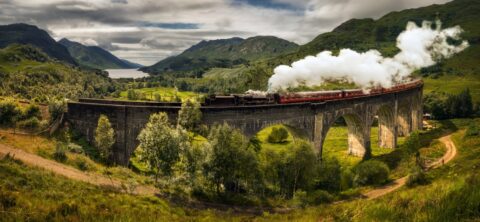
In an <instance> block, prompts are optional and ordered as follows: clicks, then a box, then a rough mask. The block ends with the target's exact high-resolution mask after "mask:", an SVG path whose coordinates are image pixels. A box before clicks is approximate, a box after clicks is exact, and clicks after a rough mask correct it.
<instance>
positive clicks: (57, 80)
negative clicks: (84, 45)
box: [0, 44, 117, 102]
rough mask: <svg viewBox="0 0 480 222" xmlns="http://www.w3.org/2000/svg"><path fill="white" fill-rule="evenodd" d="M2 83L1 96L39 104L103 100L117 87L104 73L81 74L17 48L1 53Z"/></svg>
mask: <svg viewBox="0 0 480 222" xmlns="http://www.w3.org/2000/svg"><path fill="white" fill-rule="evenodd" d="M0 79H1V81H0V96H7V97H15V98H22V99H28V100H31V101H36V102H48V101H50V100H59V99H64V98H69V99H76V98H79V97H102V96H106V95H109V94H110V93H112V92H114V91H115V90H116V87H117V86H116V84H115V83H114V82H113V81H112V80H111V79H109V78H108V77H107V76H106V73H104V72H102V71H85V70H81V69H80V68H78V67H73V66H70V65H67V64H64V63H61V62H58V61H55V60H52V59H51V58H49V57H48V56H47V55H46V54H45V53H43V52H42V51H41V50H40V49H38V48H35V47H33V46H29V45H17V44H14V45H10V46H8V47H7V48H4V49H0Z"/></svg>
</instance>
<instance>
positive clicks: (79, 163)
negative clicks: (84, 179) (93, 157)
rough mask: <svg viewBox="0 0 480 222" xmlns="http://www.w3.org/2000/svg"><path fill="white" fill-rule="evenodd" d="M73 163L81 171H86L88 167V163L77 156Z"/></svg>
mask: <svg viewBox="0 0 480 222" xmlns="http://www.w3.org/2000/svg"><path fill="white" fill-rule="evenodd" d="M75 165H76V166H77V168H78V169H80V170H81V171H87V170H88V169H90V165H89V164H88V163H87V161H86V160H85V159H83V158H79V159H76V160H75Z"/></svg>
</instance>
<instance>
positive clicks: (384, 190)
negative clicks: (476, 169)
mask: <svg viewBox="0 0 480 222" xmlns="http://www.w3.org/2000/svg"><path fill="white" fill-rule="evenodd" d="M438 140H439V141H440V142H442V143H443V144H445V147H447V151H446V152H445V154H444V155H443V156H442V157H441V158H440V159H438V160H436V161H434V162H432V163H430V164H428V165H427V170H430V169H435V168H438V167H440V166H443V165H444V164H446V163H448V162H450V161H451V160H452V159H453V158H454V157H455V156H456V155H457V147H456V146H455V144H454V143H453V142H452V139H451V134H449V135H447V136H444V137H441V138H439V139H438ZM407 179H408V176H404V177H402V178H399V179H396V180H395V181H393V182H392V183H389V184H387V185H385V186H382V187H379V188H376V189H374V190H371V191H368V192H366V193H364V194H363V196H364V197H365V198H367V199H369V200H371V199H375V198H378V197H381V196H383V195H385V194H388V193H391V192H393V191H395V190H397V189H398V188H400V187H402V186H404V185H405V183H406V182H407Z"/></svg>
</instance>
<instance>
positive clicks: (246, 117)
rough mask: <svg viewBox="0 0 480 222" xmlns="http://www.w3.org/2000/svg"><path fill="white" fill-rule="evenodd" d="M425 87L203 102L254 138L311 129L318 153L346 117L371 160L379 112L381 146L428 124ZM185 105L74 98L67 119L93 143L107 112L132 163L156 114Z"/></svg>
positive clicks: (118, 151) (356, 151)
mask: <svg viewBox="0 0 480 222" xmlns="http://www.w3.org/2000/svg"><path fill="white" fill-rule="evenodd" d="M422 90H423V86H418V87H416V88H410V89H407V90H405V91H400V92H395V93H387V94H381V95H372V96H366V97H361V98H353V99H345V100H336V101H327V102H322V103H297V104H269V105H256V106H225V107H209V106H202V107H201V108H200V109H201V111H202V113H203V122H204V123H205V124H207V125H213V124H216V123H224V122H226V123H228V124H230V125H231V126H233V127H236V128H238V129H240V130H241V131H242V132H243V133H244V134H245V135H247V136H253V135H255V134H256V133H257V132H258V131H260V130H261V129H263V128H265V127H268V126H271V125H275V124H285V125H288V126H290V127H294V128H296V129H299V130H303V131H304V132H306V133H307V135H308V137H309V138H310V140H311V141H312V142H313V143H314V146H315V148H316V149H317V151H318V152H320V153H321V152H322V147H323V142H324V140H325V137H326V135H327V132H328V130H329V129H330V127H331V126H332V125H333V124H334V122H335V120H336V119H338V118H340V117H344V118H345V120H346V122H347V128H348V144H349V148H348V152H349V153H350V154H352V155H357V156H361V157H363V158H369V157H370V156H371V150H370V129H371V126H372V124H373V122H374V121H375V118H376V117H377V116H378V124H379V135H378V136H379V143H380V144H379V145H380V146H381V147H386V148H394V147H396V145H397V137H398V136H401V135H408V134H409V133H410V132H412V131H413V130H417V129H421V126H422V113H423V111H422ZM179 110H180V103H157V102H129V101H110V100H96V99H80V100H79V102H69V103H68V112H67V115H66V121H68V122H69V124H70V126H71V127H72V128H73V129H75V130H76V131H78V132H79V133H81V134H82V135H84V136H85V137H86V138H87V141H89V142H91V143H93V141H94V132H95V128H96V126H97V121H98V118H99V116H100V115H101V114H104V115H107V116H108V117H109V119H110V121H111V123H112V127H113V128H114V129H115V133H116V143H115V145H114V148H113V149H114V151H113V153H114V156H113V158H114V161H115V162H116V163H117V164H120V165H128V163H129V159H130V156H131V154H132V153H133V151H134V150H135V148H136V147H137V146H138V141H137V136H138V134H139V133H140V131H141V130H142V128H143V127H144V126H145V124H146V123H147V121H148V118H149V116H150V115H151V114H152V113H157V112H166V113H167V114H168V115H169V117H170V119H171V120H172V121H174V120H176V117H177V113H178V111H179Z"/></svg>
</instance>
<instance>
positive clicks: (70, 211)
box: [56, 203, 79, 217]
mask: <svg viewBox="0 0 480 222" xmlns="http://www.w3.org/2000/svg"><path fill="white" fill-rule="evenodd" d="M56 213H57V215H62V216H64V217H66V216H68V215H78V213H79V207H78V205H77V204H75V203H62V204H60V206H58V208H57V212H56Z"/></svg>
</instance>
